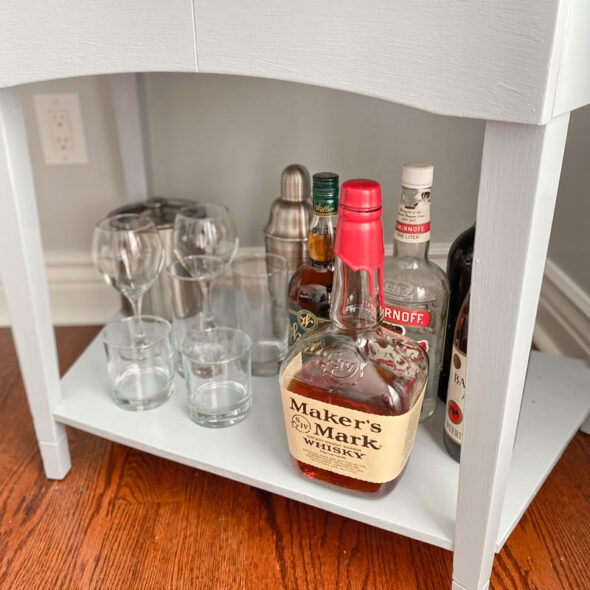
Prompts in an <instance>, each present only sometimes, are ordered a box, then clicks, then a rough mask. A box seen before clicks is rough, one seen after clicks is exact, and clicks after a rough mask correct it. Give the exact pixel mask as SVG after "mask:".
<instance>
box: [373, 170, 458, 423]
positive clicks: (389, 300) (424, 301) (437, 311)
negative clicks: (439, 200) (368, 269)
mask: <svg viewBox="0 0 590 590" xmlns="http://www.w3.org/2000/svg"><path fill="white" fill-rule="evenodd" d="M432 177H433V167H432V166H430V165H428V164H406V165H405V166H404V167H403V171H402V196H401V201H400V204H399V210H398V216H397V221H396V224H395V233H394V240H393V258H390V259H388V260H387V261H386V262H385V265H384V267H383V282H384V298H385V309H384V313H385V318H384V325H385V326H387V327H389V328H391V329H393V330H396V331H398V332H400V333H401V334H405V335H406V336H408V337H410V338H412V339H413V340H415V341H417V342H418V343H419V344H420V345H421V346H422V347H423V348H424V350H426V352H427V353H428V357H429V361H430V363H429V364H430V372H429V375H428V383H427V385H426V394H425V396H424V405H423V407H422V413H421V416H420V420H421V421H424V420H426V419H427V418H429V417H430V416H432V414H433V413H434V409H435V407H436V397H437V391H438V379H439V374H440V369H441V364H442V353H443V343H444V337H445V328H446V323H447V309H448V303H449V283H448V280H447V277H446V275H445V273H444V272H443V271H442V269H440V268H439V267H438V266H437V265H436V264H434V263H432V262H430V261H429V260H428V248H429V246H430V191H431V188H432Z"/></svg>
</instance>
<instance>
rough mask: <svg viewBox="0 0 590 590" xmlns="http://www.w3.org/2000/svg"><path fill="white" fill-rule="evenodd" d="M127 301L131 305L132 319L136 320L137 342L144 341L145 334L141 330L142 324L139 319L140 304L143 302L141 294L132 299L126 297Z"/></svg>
mask: <svg viewBox="0 0 590 590" xmlns="http://www.w3.org/2000/svg"><path fill="white" fill-rule="evenodd" d="M127 300H128V301H129V304H130V305H131V312H132V313H133V317H135V318H138V322H137V340H138V341H139V342H141V341H142V340H144V339H145V332H144V329H143V322H142V321H141V320H140V319H139V317H140V316H141V304H142V302H143V294H141V295H135V296H133V297H131V296H129V295H128V296H127Z"/></svg>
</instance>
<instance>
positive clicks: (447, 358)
mask: <svg viewBox="0 0 590 590" xmlns="http://www.w3.org/2000/svg"><path fill="white" fill-rule="evenodd" d="M474 241H475V223H474V224H473V225H472V226H471V227H470V228H468V229H466V230H465V231H464V232H462V233H461V234H459V236H457V238H456V239H455V241H454V242H453V244H452V246H451V248H450V250H449V256H448V258H447V278H448V279H449V287H450V297H449V315H448V318H447V330H446V335H445V349H444V353H443V362H442V368H441V371H440V379H439V381H438V397H439V398H440V399H441V400H442V401H443V402H444V401H446V399H447V385H448V383H449V369H450V367H451V356H452V354H453V340H454V338H455V326H456V325H457V319H458V318H459V312H460V311H461V306H462V305H463V302H464V301H465V297H467V292H468V291H469V287H470V286H471V265H472V263H473V242H474Z"/></svg>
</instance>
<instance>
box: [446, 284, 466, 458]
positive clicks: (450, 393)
mask: <svg viewBox="0 0 590 590" xmlns="http://www.w3.org/2000/svg"><path fill="white" fill-rule="evenodd" d="M468 329H469V291H468V292H467V297H466V298H465V301H464V302H463V305H462V306H461V311H460V312H459V319H458V320H457V326H456V328H455V331H454V334H455V339H454V341H453V351H452V355H451V368H450V375H449V386H448V388H447V412H446V415H445V429H444V434H443V438H444V442H445V447H446V448H447V451H448V453H449V455H451V457H453V459H455V461H459V460H460V459H461V443H462V441H463V401H464V399H465V372H466V370H467V331H468Z"/></svg>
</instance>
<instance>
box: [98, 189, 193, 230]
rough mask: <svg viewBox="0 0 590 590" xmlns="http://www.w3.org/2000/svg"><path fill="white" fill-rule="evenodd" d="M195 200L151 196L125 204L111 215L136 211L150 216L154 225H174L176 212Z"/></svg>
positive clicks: (164, 226) (160, 226)
mask: <svg viewBox="0 0 590 590" xmlns="http://www.w3.org/2000/svg"><path fill="white" fill-rule="evenodd" d="M194 204H195V201H189V200H188V199H165V198H164V197H151V198H149V199H147V200H146V201H138V202H136V203H130V204H129V205H123V206H122V207H119V208H118V209H115V210H114V211H111V213H110V214H109V215H121V214H122V213H136V214H138V215H145V216H147V217H149V218H150V219H151V220H152V221H153V222H154V225H155V226H156V227H158V228H160V229H162V228H166V227H172V226H173V225H174V218H175V217H176V214H177V213H178V212H179V211H180V210H181V209H182V208H183V207H186V206H188V205H194Z"/></svg>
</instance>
